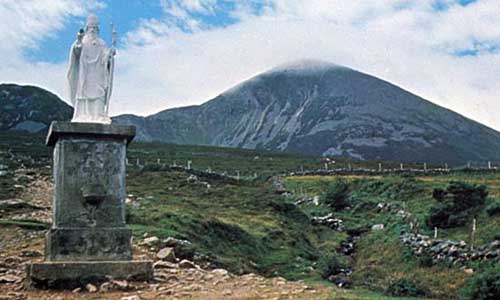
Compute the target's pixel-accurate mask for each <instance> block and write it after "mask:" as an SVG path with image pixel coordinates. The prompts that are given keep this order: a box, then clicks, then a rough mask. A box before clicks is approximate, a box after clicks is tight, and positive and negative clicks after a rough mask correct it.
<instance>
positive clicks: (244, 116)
mask: <svg viewBox="0 0 500 300" xmlns="http://www.w3.org/2000/svg"><path fill="white" fill-rule="evenodd" d="M71 115H72V108H71V107H70V106H69V105H67V104H66V103H65V102H63V101H62V100H60V99H59V98H58V97H57V96H55V95H53V94H51V93H50V92H47V91H45V90H43V89H40V88H37V87H30V86H17V85H12V84H3V85H0V130H27V131H30V132H39V131H44V130H46V128H47V126H48V124H50V122H51V121H52V120H69V119H70V118H71ZM113 122H114V123H116V124H129V125H135V126H136V127H137V136H136V140H138V141H160V142H167V143H176V144H199V145H213V146H227V147H241V148H256V149H266V150H275V151H288V152H296V153H303V154H311V155H329V156H338V155H342V156H349V157H353V158H358V159H372V160H394V161H403V162H428V163H449V164H463V163H465V162H467V161H487V160H500V133H499V132H497V131H495V130H493V129H491V128H488V127H486V126H484V125H481V124H479V123H477V122H475V121H472V120H470V119H467V118H465V117H463V116H461V115H459V114H457V113H454V112H453V111H451V110H448V109H445V108H443V107H440V106H438V105H435V104H433V103H431V102H429V101H427V100H425V99H422V98H421V97H418V96H416V95H414V94H412V93H410V92H408V91H405V90H403V89H401V88H399V87H397V86H395V85H393V84H391V83H389V82H386V81H384V80H381V79H378V78H376V77H373V76H370V75H367V74H364V73H361V72H358V71H355V70H353V69H350V68H346V67H343V66H338V65H335V64H331V63H326V62H321V61H312V60H302V61H297V62H293V63H290V64H286V65H283V66H280V67H277V68H274V69H272V70H269V71H267V72H265V73H262V74H260V75H258V76H255V77H253V78H251V79H249V80H247V81H245V82H243V83H241V84H239V85H237V86H236V87H234V88H232V89H230V90H228V91H226V92H224V93H222V94H221V95H219V96H217V97H215V98H214V99H212V100H210V101H207V102H205V103H204V104H202V105H194V106H187V107H181V108H173V109H168V110H164V111H162V112H159V113H157V114H154V115H151V116H148V117H139V116H135V115H121V116H117V117H114V118H113Z"/></svg>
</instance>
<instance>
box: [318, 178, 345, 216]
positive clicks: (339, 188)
mask: <svg viewBox="0 0 500 300" xmlns="http://www.w3.org/2000/svg"><path fill="white" fill-rule="evenodd" d="M349 196H350V192H349V184H348V183H347V182H346V181H344V180H342V179H336V180H335V182H334V183H333V185H332V186H330V187H329V188H328V189H327V191H326V193H325V194H324V195H323V200H324V202H325V203H326V204H328V205H329V206H330V207H332V208H333V209H335V210H337V211H339V210H342V209H344V208H346V207H348V206H349Z"/></svg>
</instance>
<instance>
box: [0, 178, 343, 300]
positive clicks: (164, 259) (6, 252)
mask: <svg viewBox="0 0 500 300" xmlns="http://www.w3.org/2000/svg"><path fill="white" fill-rule="evenodd" d="M29 174H30V173H29V171H28V172H26V171H25V172H23V173H19V174H16V175H15V176H16V178H17V181H19V182H24V183H23V184H19V189H20V193H19V194H18V195H19V196H18V197H17V198H16V199H12V202H11V203H10V204H8V202H5V201H2V202H3V203H4V204H3V205H4V206H3V207H2V208H1V209H0V213H1V219H2V220H27V219H28V220H35V221H39V222H44V223H45V222H46V223H49V222H50V221H51V220H50V203H51V198H52V184H51V183H50V180H49V178H48V177H43V176H39V175H36V174H31V175H29ZM26 177H27V178H26ZM21 178H24V179H21ZM44 234H45V231H44V230H36V229H34V228H23V227H18V226H16V225H8V226H7V225H2V227H1V228H0V300H7V299H9V300H14V299H19V300H21V299H23V300H24V299H33V300H35V299H37V300H39V299H40V300H41V299H53V300H55V299H117V300H139V299H203V300H206V299H276V300H277V299H331V297H332V294H333V292H334V289H333V287H328V286H324V285H318V284H306V283H304V282H302V281H296V282H291V281H287V280H285V279H284V278H280V277H277V278H264V277H261V276H259V275H256V274H246V275H242V276H236V275H233V274H230V273H229V272H228V271H226V270H223V269H204V268H201V267H200V266H198V265H196V264H195V263H193V262H190V261H187V260H179V259H176V258H175V257H174V256H173V255H169V254H168V253H166V252H168V249H167V251H165V250H164V249H165V248H163V249H161V247H160V248H158V247H151V246H152V245H151V244H150V243H147V242H146V243H145V242H144V241H145V240H146V241H147V240H148V239H147V238H144V239H141V240H139V241H137V243H135V244H134V257H135V258H137V259H152V260H154V261H155V264H154V266H155V274H154V280H153V281H151V282H129V281H126V280H112V279H110V280H109V281H106V282H103V283H99V284H97V283H96V284H87V285H84V286H81V287H79V288H77V289H74V290H36V289H28V288H26V287H25V266H26V265H27V264H29V263H30V262H31V261H41V260H43V248H44ZM149 241H151V238H149ZM162 250H163V252H162Z"/></svg>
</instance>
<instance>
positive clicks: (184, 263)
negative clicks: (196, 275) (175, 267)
mask: <svg viewBox="0 0 500 300" xmlns="http://www.w3.org/2000/svg"><path fill="white" fill-rule="evenodd" d="M179 267H180V268H182V269H196V268H197V266H196V265H195V264H194V263H193V262H191V261H189V260H187V259H183V260H181V262H180V263H179Z"/></svg>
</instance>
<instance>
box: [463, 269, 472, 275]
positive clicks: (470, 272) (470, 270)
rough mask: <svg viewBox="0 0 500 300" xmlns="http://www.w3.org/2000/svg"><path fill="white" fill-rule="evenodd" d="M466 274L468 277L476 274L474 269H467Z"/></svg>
mask: <svg viewBox="0 0 500 300" xmlns="http://www.w3.org/2000/svg"><path fill="white" fill-rule="evenodd" d="M464 272H465V273H466V274H468V275H472V274H474V269H471V268H467V269H464Z"/></svg>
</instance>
